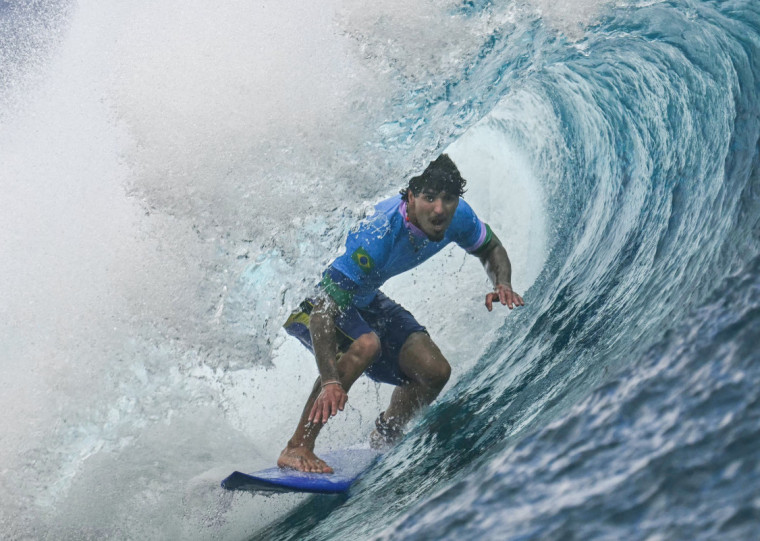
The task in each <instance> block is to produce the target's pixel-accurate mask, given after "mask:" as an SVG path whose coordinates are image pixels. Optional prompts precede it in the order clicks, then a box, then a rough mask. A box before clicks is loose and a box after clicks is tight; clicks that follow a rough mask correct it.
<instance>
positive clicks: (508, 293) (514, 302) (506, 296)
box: [486, 284, 525, 312]
mask: <svg viewBox="0 0 760 541" xmlns="http://www.w3.org/2000/svg"><path fill="white" fill-rule="evenodd" d="M494 301H499V302H500V303H501V304H503V305H504V306H507V307H509V309H510V310H512V309H513V308H514V307H515V306H525V303H524V302H523V299H522V297H521V296H520V295H518V294H517V293H515V292H514V291H512V286H511V285H508V284H497V285H496V286H495V287H494V291H493V292H492V293H489V294H488V295H486V308H488V311H489V312H490V311H491V310H493V303H494Z"/></svg>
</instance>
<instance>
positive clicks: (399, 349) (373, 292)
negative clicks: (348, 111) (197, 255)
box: [277, 154, 524, 473]
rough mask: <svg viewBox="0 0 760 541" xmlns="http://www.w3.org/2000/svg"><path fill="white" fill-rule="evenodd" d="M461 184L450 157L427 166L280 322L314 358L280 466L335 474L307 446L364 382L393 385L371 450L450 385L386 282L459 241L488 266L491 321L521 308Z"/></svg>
mask: <svg viewBox="0 0 760 541" xmlns="http://www.w3.org/2000/svg"><path fill="white" fill-rule="evenodd" d="M465 184H466V181H465V179H463V178H462V176H461V174H460V173H459V170H458V169H457V167H456V165H455V164H454V162H453V161H452V160H451V159H450V158H449V157H448V155H446V154H442V155H441V156H439V157H438V158H437V159H436V160H435V161H433V162H431V163H430V165H429V166H428V167H427V168H426V169H425V171H424V172H423V173H422V174H421V175H419V176H416V177H413V178H412V179H411V180H410V181H409V184H408V186H407V187H406V188H405V189H403V190H402V191H401V192H400V194H399V195H397V196H395V197H392V198H390V199H387V200H385V201H382V202H380V203H378V204H377V205H376V207H375V209H376V212H375V213H374V214H373V215H372V216H371V217H369V218H368V219H366V220H364V221H362V222H361V223H360V224H359V225H358V227H356V228H355V229H352V230H351V232H350V233H349V235H348V239H347V240H346V251H345V253H344V254H343V255H341V256H340V257H338V258H337V259H336V260H335V261H333V262H332V264H330V265H329V267H328V268H327V270H326V271H325V272H324V274H323V277H322V281H321V282H320V284H319V288H318V293H317V294H316V295H315V297H314V298H313V299H307V300H305V301H304V302H303V303H301V305H300V307H299V308H298V309H297V310H296V311H294V312H293V313H292V314H291V316H290V317H289V318H288V320H287V321H286V322H285V329H286V331H287V332H288V333H289V334H291V335H292V336H295V337H296V338H298V339H299V340H300V341H301V342H302V343H303V344H304V345H305V346H306V347H308V348H309V349H310V350H311V351H312V352H313V353H314V356H315V358H316V360H317V367H318V369H319V377H318V378H317V381H316V383H315V384H314V387H313V389H312V392H311V395H310V396H309V398H308V400H307V402H306V406H305V407H304V410H303V413H302V414H301V418H300V420H299V422H298V426H297V427H296V430H295V433H294V434H293V437H291V438H290V441H288V444H287V446H286V447H285V449H284V450H283V451H282V453H281V454H280V457H279V460H278V461H277V465H278V466H280V467H282V468H294V469H296V470H301V471H307V472H316V473H331V472H332V468H331V467H330V466H329V465H327V464H326V463H325V462H324V461H323V460H321V459H320V458H318V457H317V456H316V455H315V454H314V443H315V441H316V438H317V435H318V434H319V431H320V429H321V428H322V426H323V425H324V424H325V423H326V422H327V421H328V419H330V417H332V416H334V415H336V414H337V413H338V412H339V411H342V410H343V408H344V407H345V405H346V401H347V400H348V394H347V393H348V391H349V390H350V388H351V385H352V384H353V383H354V382H355V381H356V380H357V379H358V378H359V376H360V375H362V374H363V373H365V374H367V376H369V377H370V378H372V379H373V380H375V381H379V382H382V383H389V384H391V385H395V386H396V388H395V389H394V391H393V395H392V397H391V401H390V404H389V406H388V408H387V409H386V410H385V411H384V412H382V413H381V414H380V416H379V417H378V418H377V420H376V421H375V429H374V431H373V432H372V434H371V435H370V444H371V446H372V447H374V448H382V447H385V446H389V445H391V444H393V443H395V442H396V441H398V439H399V438H400V437H401V436H402V435H403V433H402V429H403V427H404V425H405V424H406V423H407V422H408V421H409V420H410V419H411V418H412V417H413V416H414V415H415V414H416V413H417V412H418V411H419V410H420V409H421V408H422V407H424V406H426V405H428V404H430V403H431V402H432V401H433V400H435V398H436V397H437V396H438V394H439V393H440V392H441V390H442V389H443V387H444V386H445V385H446V383H447V382H448V380H449V375H450V373H451V367H450V366H449V363H448V361H447V360H446V358H445V357H444V356H443V354H442V353H441V351H440V350H439V349H438V346H436V345H435V343H434V342H433V340H432V339H431V338H430V335H429V334H428V333H427V331H426V330H425V327H423V326H422V325H420V324H419V323H418V322H417V320H416V319H415V318H414V316H412V314H410V313H409V312H408V311H407V310H405V309H404V308H403V307H401V306H400V305H399V304H397V303H396V302H394V301H393V300H391V299H390V298H388V297H387V296H385V295H384V294H383V293H382V292H381V291H380V290H379V287H380V286H381V285H382V284H383V283H384V282H385V281H386V280H388V278H390V277H392V276H395V275H397V274H400V273H402V272H405V271H407V270H409V269H412V268H414V267H416V266H417V265H419V264H421V263H422V262H423V261H425V260H427V259H429V258H430V257H432V256H433V255H434V254H436V253H437V252H439V251H440V250H441V249H443V247H444V246H446V245H447V244H449V243H450V242H456V243H457V244H458V245H459V246H461V247H462V248H463V249H464V250H466V251H467V252H469V253H471V254H473V255H475V256H477V257H478V258H479V259H480V261H481V262H482V263H483V266H484V267H485V270H486V273H487V274H488V277H489V278H490V280H491V282H492V284H493V291H492V292H490V293H488V294H487V295H486V297H485V305H486V308H487V309H488V311H489V312H490V311H491V310H492V309H493V304H494V303H497V302H500V303H501V304H503V305H505V306H507V307H509V309H510V310H511V309H512V308H514V307H516V306H523V305H524V303H523V299H522V297H520V295H518V294H517V293H515V292H514V290H513V289H512V284H511V279H512V267H511V264H510V262H509V257H508V256H507V251H506V250H505V248H504V246H503V245H502V243H501V241H500V240H499V239H498V237H497V236H496V235H495V234H494V232H493V231H491V228H490V227H489V226H488V225H487V224H486V223H484V222H482V221H481V220H480V219H479V218H478V217H477V216H476V214H475V212H474V211H473V210H472V208H471V207H470V206H469V205H468V204H467V203H466V202H465V201H464V200H463V199H461V197H462V195H463V194H464V187H465Z"/></svg>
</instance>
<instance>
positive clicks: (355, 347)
mask: <svg viewBox="0 0 760 541" xmlns="http://www.w3.org/2000/svg"><path fill="white" fill-rule="evenodd" d="M380 346H381V345H380V338H379V337H378V336H377V334H375V333H373V332H369V333H365V334H362V335H361V336H359V338H357V339H356V340H354V341H353V343H352V344H351V347H349V348H348V351H347V352H346V354H344V355H343V356H342V357H341V361H340V363H339V364H338V368H339V370H340V371H341V377H343V375H348V374H349V373H351V374H353V376H355V377H359V375H360V374H361V373H362V372H364V370H366V369H367V367H368V366H369V365H371V364H372V363H373V362H374V361H375V359H377V358H378V357H379V356H380V351H381V349H380Z"/></svg>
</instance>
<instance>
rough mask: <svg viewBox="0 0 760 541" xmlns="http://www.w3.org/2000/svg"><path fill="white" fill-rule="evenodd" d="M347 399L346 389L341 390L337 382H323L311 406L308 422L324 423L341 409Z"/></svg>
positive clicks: (341, 387)
mask: <svg viewBox="0 0 760 541" xmlns="http://www.w3.org/2000/svg"><path fill="white" fill-rule="evenodd" d="M347 401H348V394H346V391H344V390H343V386H342V385H341V384H340V383H339V382H337V381H336V382H333V383H328V384H325V386H324V387H322V392H321V393H319V396H318V397H317V400H316V401H315V402H314V405H313V406H312V407H311V412H310V413H309V422H310V423H322V424H324V423H326V422H327V420H328V419H329V418H330V417H332V416H333V415H337V413H338V412H339V411H343V408H344V407H345V406H346V402H347Z"/></svg>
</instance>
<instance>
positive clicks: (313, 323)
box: [309, 295, 348, 423]
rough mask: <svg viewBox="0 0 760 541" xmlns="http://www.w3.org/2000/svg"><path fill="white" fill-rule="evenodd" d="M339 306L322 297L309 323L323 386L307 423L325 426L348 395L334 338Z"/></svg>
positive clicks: (343, 403)
mask: <svg viewBox="0 0 760 541" xmlns="http://www.w3.org/2000/svg"><path fill="white" fill-rule="evenodd" d="M337 315H338V305H337V304H336V303H335V301H334V300H333V299H332V298H331V297H330V296H329V295H321V296H320V298H319V299H318V300H317V302H316V303H315V304H314V309H313V310H312V312H311V318H310V323H309V332H310V333H311V343H312V346H313V348H314V357H316V359H317V368H318V370H319V377H320V380H321V385H322V392H321V393H320V394H319V396H318V397H317V400H316V401H315V402H314V406H312V408H311V412H310V413H309V422H310V423H326V422H327V420H328V419H329V418H330V417H331V416H333V415H336V414H337V413H338V411H343V408H344V407H345V405H346V401H347V400H348V394H346V391H345V390H344V389H343V386H342V384H341V383H340V377H339V375H338V366H337V359H336V357H337V353H338V344H337V342H336V339H335V317H336V316H337Z"/></svg>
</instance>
